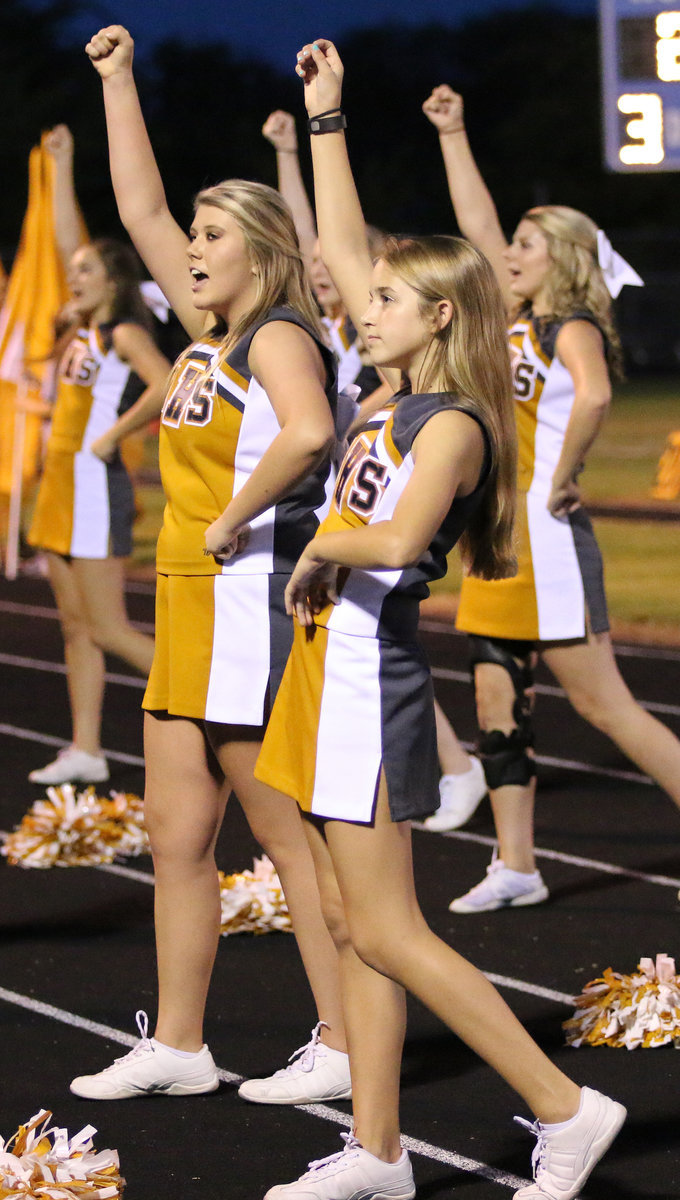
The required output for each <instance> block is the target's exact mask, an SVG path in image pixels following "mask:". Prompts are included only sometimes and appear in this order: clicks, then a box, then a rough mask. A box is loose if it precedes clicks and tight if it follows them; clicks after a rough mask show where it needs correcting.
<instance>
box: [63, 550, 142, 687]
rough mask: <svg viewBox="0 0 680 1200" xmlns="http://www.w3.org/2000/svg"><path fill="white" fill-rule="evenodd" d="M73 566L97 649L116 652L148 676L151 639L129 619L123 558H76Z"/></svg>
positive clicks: (109, 652) (90, 631)
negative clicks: (135, 627) (134, 626)
mask: <svg viewBox="0 0 680 1200" xmlns="http://www.w3.org/2000/svg"><path fill="white" fill-rule="evenodd" d="M72 567H73V573H74V577H75V579H76V582H77V584H78V587H79V589H80V593H81V596H82V604H83V611H84V612H85V614H86V616H87V620H88V626H89V633H90V637H91V639H92V641H93V642H94V643H95V644H96V645H97V646H98V647H99V648H100V650H102V651H104V652H105V653H107V654H116V655H117V656H118V657H119V658H122V659H124V660H125V662H129V663H130V664H131V666H133V667H136V668H137V670H138V671H139V673H140V674H141V675H144V676H147V675H148V674H149V671H150V670H151V662H152V659H153V638H151V637H149V636H148V635H147V634H145V633H140V632H139V630H138V629H134V628H133V626H132V625H131V624H130V622H129V621H128V617H127V612H126V609H125V590H124V587H125V560H124V559H122V558H96V559H95V558H77V559H74V560H73V563H72Z"/></svg>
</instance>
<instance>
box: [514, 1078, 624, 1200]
mask: <svg viewBox="0 0 680 1200" xmlns="http://www.w3.org/2000/svg"><path fill="white" fill-rule="evenodd" d="M625 1119H626V1110H625V1108H624V1107H623V1105H622V1104H618V1103H617V1101H616V1100H610V1099H609V1097H608V1096H603V1095H602V1094H601V1093H600V1092H595V1091H593V1090H592V1088H587V1087H584V1088H582V1089H581V1105H580V1108H579V1110H578V1112H577V1114H576V1116H575V1117H573V1118H572V1120H571V1121H568V1122H567V1123H566V1124H565V1126H564V1127H563V1128H562V1129H558V1130H556V1131H555V1132H554V1133H553V1132H551V1131H550V1128H548V1129H546V1128H545V1127H544V1126H543V1125H541V1123H540V1121H536V1122H535V1123H534V1124H532V1123H531V1121H525V1120H524V1118H523V1117H515V1120H516V1121H519V1123H520V1125H525V1126H526V1127H527V1129H529V1130H531V1132H532V1133H533V1134H535V1135H536V1137H537V1138H538V1141H537V1143H536V1146H535V1148H534V1152H533V1155H532V1159H531V1165H532V1167H533V1175H534V1183H530V1184H529V1185H528V1187H523V1188H520V1189H519V1191H518V1192H515V1195H514V1197H513V1200H572V1197H573V1196H577V1195H578V1194H579V1192H580V1191H581V1188H582V1187H583V1185H584V1183H585V1181H586V1179H587V1178H588V1176H589V1175H590V1172H591V1171H592V1169H593V1167H594V1166H596V1164H597V1163H598V1162H599V1161H600V1159H601V1158H602V1155H603V1154H604V1153H605V1151H606V1150H608V1149H609V1147H610V1146H611V1144H612V1142H613V1141H614V1138H615V1137H616V1135H617V1133H618V1132H619V1129H620V1128H621V1126H622V1125H623V1122H624V1121H625Z"/></svg>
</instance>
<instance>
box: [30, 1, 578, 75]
mask: <svg viewBox="0 0 680 1200" xmlns="http://www.w3.org/2000/svg"><path fill="white" fill-rule="evenodd" d="M46 2H47V0H28V3H29V4H30V5H31V7H33V8H35V9H36V10H38V11H39V9H40V8H41V6H43V5H44V4H45V3H46ZM526 3H527V0H342V2H341V3H340V2H337V3H328V2H324V0H240V3H239V2H238V0H235V2H233V3H227V2H225V0H92V3H87V0H85V2H84V3H83V4H82V6H81V7H82V9H83V10H84V14H85V15H83V16H82V17H80V18H79V19H78V20H77V21H76V22H74V24H73V40H74V41H77V40H79V39H80V40H82V41H83V42H84V41H86V40H87V37H88V36H89V34H90V33H91V32H94V31H96V30H97V29H98V28H100V27H101V26H102V25H107V24H122V25H126V26H127V28H128V29H129V30H130V32H131V33H132V35H133V37H134V38H135V41H136V43H137V46H138V48H139V51H140V52H142V53H143V52H144V51H146V50H149V49H150V48H152V46H153V45H154V43H155V42H158V41H162V40H163V39H164V38H166V37H180V38H182V39H183V40H184V41H187V42H206V41H220V40H224V41H226V42H228V43H229V44H230V46H231V47H232V48H233V49H234V50H235V51H236V52H237V53H238V54H242V55H243V56H244V57H246V56H247V57H249V58H250V57H256V58H260V59H263V60H265V61H267V62H270V63H273V64H274V65H276V66H278V67H283V68H285V67H287V66H288V65H291V69H292V65H294V61H295V54H296V52H297V50H299V48H300V45H301V44H302V43H303V42H305V41H308V40H309V39H311V38H313V37H320V36H322V37H330V38H332V39H333V40H337V41H338V43H339V44H340V45H341V42H342V35H343V33H346V32H347V31H348V30H355V29H360V28H362V27H363V28H369V27H370V28H373V27H375V26H376V25H379V24H380V23H381V22H384V23H389V22H391V23H393V24H405V25H413V26H416V25H426V24H430V23H438V24H443V25H447V26H451V27H455V26H456V25H459V24H461V23H462V22H464V21H466V20H469V19H470V18H471V17H483V16H487V15H490V14H492V13H493V12H500V11H508V10H510V9H514V8H523V7H526ZM542 3H543V5H546V6H547V3H548V0H542ZM552 6H553V7H555V8H558V9H560V8H561V9H563V10H565V11H568V12H571V13H584V14H594V13H595V12H596V11H597V3H596V0H554V3H553V5H552Z"/></svg>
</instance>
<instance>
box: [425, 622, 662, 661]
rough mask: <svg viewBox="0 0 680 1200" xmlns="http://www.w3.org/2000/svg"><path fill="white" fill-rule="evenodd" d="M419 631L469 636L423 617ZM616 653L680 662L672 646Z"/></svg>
mask: <svg viewBox="0 0 680 1200" xmlns="http://www.w3.org/2000/svg"><path fill="white" fill-rule="evenodd" d="M418 628H419V629H422V630H424V632H425V633H444V634H447V635H448V636H449V637H455V638H461V637H466V636H467V635H466V634H465V633H463V632H462V630H460V629H456V627H455V625H449V624H448V623H447V622H446V621H434V620H431V619H430V618H428V617H422V618H421V620H420V622H419V625H418ZM614 653H615V654H616V656H617V658H618V657H619V656H620V657H621V658H646V659H649V660H650V662H651V661H652V660H653V659H659V660H660V661H662V662H680V650H675V649H674V648H673V647H672V646H644V645H643V646H630V645H627V644H624V643H622V642H616V643H615V645H614Z"/></svg>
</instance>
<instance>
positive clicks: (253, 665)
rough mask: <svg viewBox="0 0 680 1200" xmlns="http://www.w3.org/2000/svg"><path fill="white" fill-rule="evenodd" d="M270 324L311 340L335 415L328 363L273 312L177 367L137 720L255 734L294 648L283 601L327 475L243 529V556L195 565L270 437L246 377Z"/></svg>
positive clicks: (189, 354) (320, 511) (202, 345)
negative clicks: (151, 630) (158, 717)
mask: <svg viewBox="0 0 680 1200" xmlns="http://www.w3.org/2000/svg"><path fill="white" fill-rule="evenodd" d="M270 321H287V322H290V323H292V324H294V325H298V326H300V327H302V328H303V329H305V330H307V332H309V333H310V336H312V337H314V339H315V341H316V343H317V345H319V349H320V350H321V353H322V355H323V357H324V362H325V364H326V369H327V388H326V393H327V396H328V399H329V404H330V405H331V409H332V411H333V412H334V410H335V371H334V365H333V362H332V355H331V353H330V351H329V350H328V349H327V347H325V346H323V345H322V344H321V343H320V342H319V341H318V339H317V338H316V337H315V335H314V333H313V332H312V331H311V330H308V329H307V326H306V324H305V322H304V320H303V319H302V318H301V317H300V316H299V315H298V314H297V313H296V312H294V311H293V310H292V309H290V308H287V307H278V308H274V309H272V310H271V311H270V312H269V313H268V314H267V315H266V316H265V317H263V318H262V319H261V320H260V321H259V322H257V323H256V324H255V325H253V326H251V328H250V329H249V330H248V331H247V333H246V334H245V335H244V336H243V338H241V340H240V341H239V342H238V344H237V345H236V346H235V347H234V348H233V350H232V351H231V352H230V353H229V355H228V356H227V358H226V359H223V355H222V349H221V342H220V339H219V338H218V337H216V336H215V337H206V338H203V339H201V340H199V341H197V342H194V343H193V345H191V346H189V347H188V348H187V349H186V350H185V351H184V353H183V354H181V355H180V357H179V358H178V360H177V362H176V364H175V367H174V370H173V373H172V376H171V379H170V385H169V389H168V394H167V397H166V400H165V404H164V407H163V413H162V415H161V425H160V438H159V452H160V467H161V478H162V482H163V489H164V491H165V496H166V507H165V513H164V517H163V527H162V529H161V533H160V536H159V539H158V551H157V570H158V592H157V607H156V654H155V657H154V662H153V666H152V669H151V674H150V676H149V683H148V686H147V691H146V695H145V697H144V708H147V709H151V710H165V711H167V712H169V713H172V714H173V715H175V716H184V717H194V718H202V719H205V720H209V721H216V722H220V723H222V724H233V725H248V726H261V725H262V724H263V722H264V721H265V720H266V716H267V713H268V708H269V705H270V703H271V701H272V700H273V696H274V694H275V691H276V687H277V686H278V681H279V679H280V677H281V674H282V672H283V667H284V665H285V660H286V657H287V654H288V650H289V648H290V642H291V640H292V622H291V620H290V618H288V617H286V616H285V612H284V606H283V592H284V589H285V585H286V583H287V581H288V577H289V575H290V572H291V570H292V568H293V566H294V564H295V563H296V562H297V559H298V557H299V555H300V553H301V551H302V549H303V548H304V546H305V545H306V543H307V542H308V541H309V539H310V538H311V537H313V535H314V533H315V531H316V529H317V527H318V523H319V519H320V518H321V517H322V516H323V515H324V514H325V512H326V510H327V499H326V493H325V485H326V478H327V476H328V473H329V466H328V464H327V463H326V464H324V465H322V466H320V467H319V468H317V470H316V471H314V472H312V474H311V475H309V476H308V477H307V478H306V479H305V480H303V481H302V483H300V484H299V485H298V486H297V487H296V488H295V489H294V490H293V491H292V492H291V493H289V494H288V495H287V496H285V497H284V498H283V499H282V500H280V501H279V502H278V504H276V505H274V506H272V507H271V508H269V509H267V510H266V511H265V512H263V513H262V514H261V515H260V516H259V517H256V518H255V519H254V520H253V521H252V522H251V523H250V531H249V537H248V541H247V545H246V546H245V548H244V549H243V550H242V551H240V552H239V553H238V554H236V555H235V556H234V557H233V558H231V559H229V560H228V561H226V562H224V563H222V562H217V561H216V559H215V558H213V557H212V556H206V555H205V554H204V553H203V547H204V539H205V530H206V528H207V526H208V525H210V524H212V522H213V521H214V520H215V519H216V518H217V517H218V516H219V515H220V514H221V513H222V512H223V511H224V509H225V508H226V507H227V505H228V504H229V502H230V501H231V499H232V498H233V497H234V496H235V495H236V494H237V493H238V491H239V490H240V489H241V488H242V487H243V485H244V484H245V482H246V481H247V480H248V478H249V477H250V475H251V474H252V472H253V471H254V470H255V468H256V467H257V466H258V464H259V462H260V459H261V458H262V456H263V455H264V453H265V451H266V450H267V449H268V448H269V446H270V445H271V444H272V442H273V441H274V439H275V438H276V437H277V435H278V434H279V432H280V427H279V423H278V420H277V418H276V414H275V412H274V409H273V408H272V405H271V402H270V400H269V397H268V396H267V393H266V392H265V390H264V388H263V387H262V385H261V384H260V383H258V381H257V380H256V379H255V377H254V376H253V374H252V372H251V370H250V368H249V366H248V353H249V350H250V345H251V342H252V339H253V337H254V336H255V334H256V333H257V330H258V329H260V328H261V326H262V325H264V324H266V323H268V322H270Z"/></svg>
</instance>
